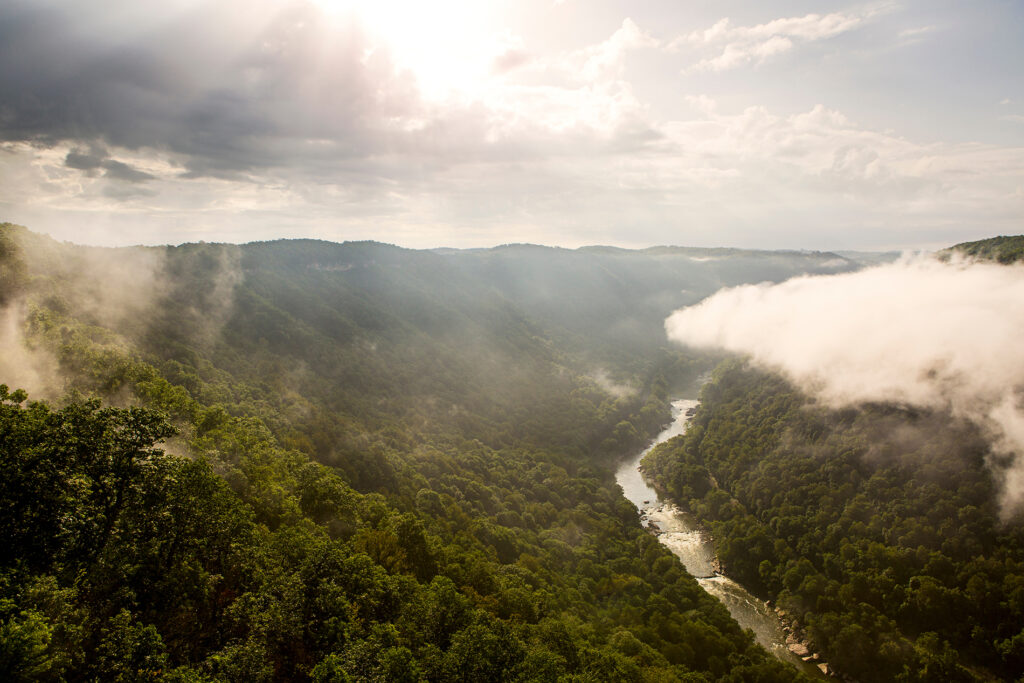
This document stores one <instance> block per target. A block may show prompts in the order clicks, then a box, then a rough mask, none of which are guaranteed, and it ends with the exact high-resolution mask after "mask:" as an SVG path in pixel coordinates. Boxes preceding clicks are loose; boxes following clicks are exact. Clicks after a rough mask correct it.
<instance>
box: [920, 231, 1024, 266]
mask: <svg viewBox="0 0 1024 683" xmlns="http://www.w3.org/2000/svg"><path fill="white" fill-rule="evenodd" d="M953 253H959V254H962V255H964V256H970V257H973V258H978V259H984V260H988V261H998V262H999V263H1005V264H1008V263H1016V262H1017V261H1020V260H1021V259H1024V235H1013V236H1004V235H1000V236H999V237H990V238H989V239H985V240H978V241H977V242H963V243H961V244H957V245H954V246H952V247H950V248H949V249H946V250H945V251H943V252H942V253H941V254H940V255H941V256H943V257H946V258H948V256H949V255H950V254H953Z"/></svg>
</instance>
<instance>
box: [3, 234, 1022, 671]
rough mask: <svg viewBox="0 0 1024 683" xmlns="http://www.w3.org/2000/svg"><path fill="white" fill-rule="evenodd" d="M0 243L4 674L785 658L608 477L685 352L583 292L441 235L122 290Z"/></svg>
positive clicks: (206, 266)
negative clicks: (147, 291)
mask: <svg viewBox="0 0 1024 683" xmlns="http://www.w3.org/2000/svg"><path fill="white" fill-rule="evenodd" d="M0 235H3V236H5V239H6V238H7V237H9V241H10V245H13V246H10V248H8V247H5V249H6V251H3V252H2V253H0V263H2V264H6V265H5V267H7V266H10V268H8V270H4V271H2V273H0V275H2V274H3V273H8V272H10V273H15V275H14V276H12V277H9V278H7V280H2V281H0V284H3V283H8V284H4V286H5V287H8V285H10V283H12V282H13V283H15V284H16V285H17V286H14V285H10V286H9V288H8V289H7V290H5V291H6V292H7V293H8V294H9V295H10V296H11V297H15V298H17V299H18V300H19V301H20V302H22V303H23V305H24V310H25V311H26V317H25V319H24V320H23V322H24V330H23V331H24V333H25V340H24V341H25V342H26V344H27V345H29V346H31V347H32V348H33V349H34V350H35V351H37V352H39V353H45V354H48V356H47V357H48V358H49V359H50V360H51V362H52V363H53V364H54V366H55V370H58V371H59V373H60V375H61V378H62V383H61V385H60V386H58V387H49V389H50V390H51V392H52V395H54V396H60V395H61V394H62V393H64V392H66V391H69V392H70V393H67V394H66V395H65V396H64V398H62V399H60V400H58V401H55V402H53V403H52V404H48V403H44V402H41V401H36V402H29V401H28V397H27V396H26V395H25V394H24V392H20V391H10V390H9V389H7V388H6V387H5V388H3V389H2V390H0V465H2V466H3V468H4V471H5V477H4V479H3V481H2V482H0V487H2V490H0V494H2V495H0V506H3V507H2V515H0V525H3V528H2V529H0V531H2V532H3V535H4V538H5V539H7V540H8V543H7V546H6V550H5V552H4V554H3V555H2V557H0V666H2V667H3V669H2V674H3V677H4V678H5V679H6V680H18V679H19V678H20V679H25V680H31V679H43V680H47V679H49V680H61V679H67V680H79V679H82V680H86V679H88V680H97V679H99V680H108V679H109V680H149V679H154V680H155V679H161V678H162V679H166V680H171V681H261V680H263V681H291V680H296V681H302V680H309V679H313V680H318V681H361V680H426V681H458V680H473V681H478V680H520V681H528V680H551V681H558V680H563V681H572V680H576V681H597V680H600V681H605V680H650V681H662V680H664V681H669V680H718V679H721V680H782V679H784V678H786V677H787V676H788V677H789V679H792V677H794V676H796V674H795V672H793V670H792V669H790V668H788V667H786V666H785V665H783V664H781V663H779V662H777V661H776V660H774V659H773V658H771V657H770V656H769V655H768V654H767V653H765V652H764V651H763V650H761V649H760V648H759V647H757V646H756V645H755V644H754V643H753V640H752V638H751V636H750V634H748V633H745V632H743V631H742V630H741V629H740V628H739V626H738V625H737V624H735V623H734V622H733V621H732V620H731V619H730V618H729V616H728V613H727V612H726V611H725V609H724V608H723V607H722V606H721V605H720V604H718V603H717V602H716V601H715V600H714V599H712V598H711V597H709V596H708V595H707V594H706V593H704V592H703V591H702V590H701V589H700V587H699V586H698V585H697V584H696V582H695V581H693V579H691V578H690V577H688V576H686V575H685V574H684V573H683V572H682V570H681V568H680V566H679V564H678V562H677V561H676V560H675V559H674V558H673V557H672V556H671V554H670V553H669V552H668V551H667V550H666V549H664V548H663V547H662V546H660V545H659V544H658V543H657V542H656V541H655V540H654V539H653V538H651V537H650V536H649V535H647V534H646V533H644V532H643V531H642V529H641V528H640V526H639V524H638V520H637V517H636V512H635V510H634V509H633V508H632V506H630V505H629V504H628V503H627V502H626V501H624V500H623V498H622V497H621V494H620V492H619V491H618V489H617V487H616V486H615V485H614V478H613V473H612V465H613V463H614V462H615V460H616V459H618V458H620V457H621V456H622V455H623V454H624V452H628V451H630V450H633V449H636V448H638V447H640V446H641V445H642V444H643V442H644V441H645V440H646V439H647V438H649V436H650V435H651V434H652V433H653V432H654V431H656V430H657V429H658V428H659V427H660V426H661V425H662V423H663V422H664V421H665V419H666V417H667V415H668V404H667V395H668V394H667V391H668V386H669V385H670V384H672V383H675V384H678V383H681V382H685V381H688V380H691V379H692V378H693V377H695V376H696V375H697V374H698V373H699V371H700V369H701V368H702V367H704V365H705V364H706V359H702V358H696V357H689V356H686V355H683V354H681V353H678V352H670V351H662V350H657V349H651V348H644V346H643V345H641V344H637V345H633V346H627V347H623V348H619V350H618V352H616V353H612V352H610V351H609V349H610V348H612V347H614V346H616V345H618V344H619V343H620V342H621V341H622V339H625V338H627V337H629V336H630V334H626V335H625V336H624V337H621V338H620V337H617V336H616V334H612V333H609V334H608V335H606V336H601V335H597V336H595V337H594V339H593V341H592V343H588V342H587V339H588V338H589V335H590V334H591V332H592V331H593V330H595V329H597V328H598V327H599V326H600V325H599V324H598V322H599V321H601V324H603V320H604V317H603V316H604V315H605V314H604V313H602V309H601V307H599V306H591V305H590V303H588V305H587V309H588V310H589V313H588V314H587V316H583V317H582V318H575V319H574V318H572V316H568V315H567V316H566V319H565V320H564V324H559V325H555V324H554V322H553V320H554V317H550V316H556V315H557V310H556V309H553V308H552V309H546V311H547V312H546V313H544V314H543V315H541V314H540V312H539V311H538V310H537V309H536V307H537V306H539V304H538V303H537V301H538V300H537V296H538V294H537V291H533V292H531V293H529V295H528V296H525V295H524V296H523V297H522V298H520V297H518V295H517V296H513V290H515V287H516V286H515V283H513V282H511V281H509V280H507V279H503V278H498V277H497V276H495V277H494V278H492V279H491V280H487V278H485V277H484V276H483V275H481V272H483V271H481V270H480V268H479V264H477V265H473V264H472V263H470V261H469V260H467V261H458V259H461V258H462V256H465V257H467V259H470V260H472V259H475V258H476V257H475V256H472V255H471V254H463V255H460V256H457V257H454V258H449V256H451V255H440V254H431V253H423V252H409V251H406V250H400V249H397V248H391V247H386V246H384V245H376V244H370V243H366V244H347V245H328V244H325V243H316V242H305V241H300V242H286V243H271V244H257V245H247V246H245V247H231V246H226V245H206V244H200V245H185V246H182V247H175V248H166V249H141V248H140V249H136V250H131V251H130V252H124V254H126V255H130V256H131V259H127V260H133V259H138V260H140V261H147V262H151V263H152V264H153V266H152V267H153V268H155V269H156V271H155V272H156V274H157V277H156V278H155V282H158V283H159V287H156V288H155V289H154V293H153V294H152V297H153V298H152V299H147V300H145V301H144V302H143V303H145V305H143V306H137V305H136V304H137V303H138V302H137V301H135V302H133V303H132V305H131V306H128V304H126V303H125V302H124V301H122V300H121V299H122V298H124V297H127V296H128V295H130V294H134V292H120V291H114V292H113V293H112V291H111V286H110V285H109V284H108V283H104V282H102V281H100V280H89V279H88V278H86V277H83V273H87V274H89V275H90V276H93V277H95V276H97V274H98V273H97V271H96V270H95V269H90V266H89V263H91V260H98V261H99V262H101V263H103V264H106V265H109V266H111V267H119V266H118V264H121V265H123V263H122V259H119V258H117V257H118V255H119V254H121V252H113V251H110V252H108V251H103V250H94V251H90V250H80V249H77V248H75V247H72V246H70V245H59V244H56V243H53V242H52V241H48V240H46V239H44V238H38V236H32V235H31V233H27V231H26V232H21V231H16V230H13V229H11V228H9V227H5V229H3V230H0ZM5 244H7V243H6V242H5ZM588 258H590V257H588ZM602 258H603V257H602ZM618 258H619V257H618V256H616V257H615V259H618ZM679 258H680V259H685V258H688V257H686V256H685V255H681V256H679ZM794 258H797V257H794ZM800 258H803V257H800ZM797 260H798V261H799V259H797ZM609 263H611V262H610V261H609ZM11 264H13V265H11ZM18 264H20V265H18ZM616 267H619V268H621V267H624V266H622V264H620V265H619V266H616ZM629 269H631V270H632V271H633V272H638V271H642V270H643V268H642V267H637V266H636V265H635V264H634V265H630V266H629ZM793 269H794V266H793V265H792V263H790V262H788V261H787V262H785V263H782V264H774V265H773V266H771V270H772V272H773V273H775V274H777V275H779V276H780V277H781V274H782V273H783V272H790V271H792V270H793ZM132 272H134V271H132ZM150 274H152V273H150ZM723 277H724V275H723ZM729 277H736V275H735V274H732V275H730V276H729ZM615 279H616V278H614V277H613V278H611V280H612V281H614V280H615ZM608 286H609V287H612V286H613V285H608ZM672 287H675V284H673V285H672ZM606 289H607V287H606ZM115 294H116V295H117V297H115V298H117V299H118V301H117V304H116V305H115V304H114V303H113V299H112V298H111V297H113V296H114V295H115ZM122 295H124V296H122ZM655 299H657V297H655ZM664 305H666V304H665V302H664V301H663V300H662V303H660V304H658V305H657V306H655V305H653V304H652V305H651V306H650V307H648V308H647V309H646V312H645V313H644V315H645V316H647V318H649V321H650V320H653V319H654V317H655V313H654V311H655V310H658V311H660V310H661V308H659V307H660V306H664ZM669 305H675V304H674V303H672V302H669ZM118 306H120V307H124V306H128V308H129V309H130V310H131V311H133V313H132V314H131V315H122V313H123V311H121V310H120V309H119V308H118ZM132 306H135V307H134V308H132ZM529 306H534V307H535V310H533V311H529V310H528V308H529ZM566 306H567V307H566ZM575 307H576V303H570V304H567V305H565V306H563V308H562V309H561V310H563V312H565V311H567V310H574V309H575ZM115 309H116V310H115ZM549 314H550V315H549ZM657 315H661V313H658V314H657ZM588 316H589V317H588ZM538 321H539V322H538ZM649 321H648V322H649ZM659 324H660V323H659ZM584 347H585V348H584ZM620 352H621V354H622V356H628V357H629V360H628V362H621V363H616V361H615V357H616V356H617V355H618V353H620ZM595 362H600V363H602V364H608V365H609V366H611V367H608V368H606V369H608V370H609V372H611V373H612V375H613V376H615V377H616V379H617V380H621V381H622V383H623V384H629V385H631V386H632V387H633V390H632V393H629V392H627V393H624V394H622V395H620V396H618V397H616V396H612V395H611V394H609V393H608V392H607V391H605V390H604V389H602V388H601V386H600V385H599V383H598V382H596V381H595V380H594V379H592V378H591V377H590V376H588V373H591V372H592V371H593V369H594V363H595ZM101 399H102V400H104V401H106V404H104V403H102V402H101ZM161 442H163V445H162V446H161ZM1006 648H1007V651H1015V650H1014V646H1013V643H1012V642H1011V641H1010V640H1008V641H1007V645H1006ZM781 672H784V673H785V675H783V673H781Z"/></svg>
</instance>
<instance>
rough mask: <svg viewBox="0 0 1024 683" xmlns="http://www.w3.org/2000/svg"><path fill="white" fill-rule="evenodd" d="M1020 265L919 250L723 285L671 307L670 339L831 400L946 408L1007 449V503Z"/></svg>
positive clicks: (1018, 353) (1023, 452)
mask: <svg viewBox="0 0 1024 683" xmlns="http://www.w3.org/2000/svg"><path fill="white" fill-rule="evenodd" d="M1021 301H1024V266H1002V265H996V264H985V263H964V262H954V263H941V262H938V261H936V260H934V259H929V258H918V259H909V260H904V261H902V262H899V263H896V264H891V265H885V266H880V267H876V268H872V269H868V270H863V271H859V272H856V273H849V274H842V275H834V276H826V277H802V278H797V279H793V280H789V281H787V282H784V283H781V284H777V285H767V284H765V285H750V286H744V287H737V288H733V289H728V290H723V291H721V292H719V293H718V294H715V295H714V296H712V297H710V298H708V299H706V300H704V301H703V302H701V303H700V304H698V305H696V306H692V307H690V308H685V309H682V310H679V311H676V312H675V313H673V314H672V315H671V316H670V317H669V318H668V320H667V321H666V323H665V326H666V330H667V332H668V334H669V337H670V338H671V339H673V340H675V341H677V342H680V343H683V344H688V345H691V346H697V347H714V348H723V349H727V350H730V351H733V352H736V353H740V354H744V355H747V356H749V357H750V359H751V360H752V361H753V362H754V363H756V364H758V365H761V366H764V367H768V368H771V369H774V370H777V371H780V372H782V373H783V374H784V375H785V376H787V377H788V378H789V379H790V380H791V381H793V382H795V383H796V384H797V385H799V386H800V387H802V388H803V389H804V390H805V391H807V392H809V393H811V394H812V395H814V396H817V397H819V398H820V399H822V400H824V401H826V402H827V403H828V404H830V405H833V406H849V405H857V404H860V403H864V402H894V403H898V404H909V405H914V406H922V407H927V408H932V409H939V410H948V411H950V412H952V413H953V414H954V415H957V416H962V417H967V418H969V419H971V420H973V421H975V422H976V423H977V424H979V425H981V426H982V427H984V428H986V429H988V430H989V433H990V434H991V435H992V438H993V442H994V445H995V448H996V449H997V450H999V451H1001V452H1003V453H1008V454H1012V455H1013V460H1012V465H1011V466H1010V467H1009V468H1008V469H1007V470H1006V471H1005V472H1001V474H1003V475H1004V476H1005V487H1004V492H1003V495H1004V503H1005V504H1006V505H1007V507H1008V508H1009V509H1015V508H1017V507H1019V506H1020V505H1021V504H1022V503H1024V410H1022V408H1024V405H1022V402H1021V399H1022V396H1024V345H1021V343H1020V340H1021V339H1022V338H1024V309H1021V306H1020V302H1021Z"/></svg>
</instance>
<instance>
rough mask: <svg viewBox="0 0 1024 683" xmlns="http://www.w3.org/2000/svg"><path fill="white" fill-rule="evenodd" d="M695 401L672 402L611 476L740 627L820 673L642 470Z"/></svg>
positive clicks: (678, 429) (682, 425) (682, 427)
mask: <svg viewBox="0 0 1024 683" xmlns="http://www.w3.org/2000/svg"><path fill="white" fill-rule="evenodd" d="M697 403H698V402H697V401H695V400H692V399H679V400H676V401H673V402H672V424H671V425H669V426H668V427H667V428H666V429H665V430H664V431H662V432H661V433H660V434H658V436H657V437H656V438H655V439H654V443H652V444H651V445H650V446H649V447H648V448H647V449H646V450H644V451H643V452H642V453H640V454H639V455H637V456H635V457H632V458H628V459H627V460H625V461H624V462H623V463H622V464H621V465H620V466H619V469H618V471H616V473H615V480H616V481H617V482H618V484H619V486H621V487H622V492H623V493H624V494H625V496H626V498H627V499H629V501H630V502H632V503H633V504H634V505H636V507H637V509H638V510H639V511H640V521H641V523H642V524H643V525H644V527H645V528H647V529H649V530H651V531H653V532H655V533H656V534H657V537H658V540H659V541H660V542H661V543H662V544H664V545H665V547H667V548H668V549H669V550H671V551H672V552H673V553H674V554H675V555H676V557H678V558H679V559H680V560H681V561H682V563H683V566H684V567H686V571H688V572H689V573H690V574H691V575H692V576H693V577H694V578H696V579H697V583H699V584H700V586H701V588H703V589H704V590H706V591H707V592H708V593H710V594H711V595H713V596H715V597H716V598H718V600H720V601H721V602H722V604H723V605H725V607H726V609H728V610H729V614H731V615H732V618H733V619H735V620H736V622H737V623H738V624H739V625H740V626H742V627H743V628H745V629H746V628H749V629H750V630H751V631H753V632H754V636H755V637H756V638H757V642H758V643H760V644H761V646H762V647H764V648H765V649H767V650H768V651H769V652H771V653H772V654H774V655H775V656H776V657H778V658H779V659H782V660H783V661H786V662H790V663H792V664H795V665H797V667H799V668H800V670H801V671H804V672H805V673H808V674H812V675H818V676H820V675H821V672H820V671H819V670H818V669H817V667H816V666H815V665H813V664H810V663H808V662H804V661H802V660H801V659H800V658H799V657H797V656H796V655H795V654H793V653H792V652H790V651H789V648H788V647H787V645H786V632H785V631H784V630H783V628H782V622H780V621H779V618H778V616H777V615H776V614H775V612H774V611H773V610H772V609H771V608H770V607H768V605H767V604H765V602H764V601H763V600H760V599H758V598H757V597H755V596H754V595H752V594H751V593H750V592H749V591H747V590H746V589H745V588H744V587H743V586H741V585H740V584H738V583H736V582H735V581H733V580H732V579H730V578H729V577H727V576H724V575H722V574H719V573H718V572H717V571H716V566H717V563H716V562H715V547H714V543H712V541H711V539H710V538H709V537H708V535H707V534H706V533H705V532H704V531H703V530H702V529H701V528H700V525H699V524H697V522H696V521H695V520H694V519H693V518H692V517H691V516H690V515H688V514H687V513H686V512H685V511H683V510H680V509H679V508H678V507H677V506H675V505H674V504H672V503H670V502H666V501H663V500H661V499H660V498H659V497H658V492H657V491H655V490H654V489H653V488H652V487H651V486H650V484H648V483H647V481H646V480H645V479H644V477H643V474H642V473H641V472H640V461H641V460H642V459H643V457H644V456H645V455H647V453H649V452H650V450H651V449H652V448H654V447H655V446H657V445H658V444H660V443H662V442H664V441H668V440H669V439H671V438H672V437H674V436H678V435H680V434H684V433H686V427H687V425H688V424H689V421H690V418H689V416H687V415H686V413H687V411H688V410H690V409H691V408H695V407H696V406H697Z"/></svg>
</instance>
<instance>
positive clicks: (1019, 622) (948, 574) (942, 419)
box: [644, 360, 1024, 681]
mask: <svg viewBox="0 0 1024 683" xmlns="http://www.w3.org/2000/svg"><path fill="white" fill-rule="evenodd" d="M701 398H702V401H701V405H700V408H699V409H698V411H697V413H696V415H695V417H694V419H693V423H692V426H691V428H690V430H689V431H688V433H687V434H686V435H685V436H684V437H677V438H676V439H673V440H671V441H669V442H666V443H665V444H662V445H661V446H659V447H658V448H657V449H656V450H655V451H654V452H653V453H652V454H651V455H650V456H648V458H646V459H645V461H644V462H645V466H646V467H647V472H648V473H649V474H650V475H651V476H653V477H654V479H655V480H656V481H657V483H658V485H659V486H661V487H662V488H663V489H664V490H666V491H667V492H668V493H669V494H670V495H671V496H672V497H674V498H675V499H677V500H678V501H680V502H681V503H682V504H684V505H685V506H686V507H688V508H689V509H690V510H691V511H692V512H693V513H694V514H695V515H696V516H697V517H698V518H699V519H700V520H702V522H703V523H704V524H705V525H706V526H707V527H708V528H709V530H710V531H711V533H712V534H713V536H714V538H715V541H716V546H717V550H718V553H719V557H720V559H721V562H722V564H723V566H724V567H725V571H726V572H727V573H728V574H729V575H730V576H732V577H733V578H735V579H737V580H738V581H740V582H742V583H743V584H744V585H746V586H747V587H749V588H751V589H752V590H754V591H755V592H757V593H759V594H760V595H761V596H762V597H764V598H767V599H773V600H776V601H777V604H778V606H779V608H780V609H782V610H783V611H784V612H785V613H786V614H787V615H788V617H789V618H790V619H791V620H792V622H793V623H794V625H795V626H796V628H797V629H798V631H800V632H801V633H802V634H803V636H804V637H805V638H807V639H808V640H809V642H810V644H811V646H812V648H813V649H815V650H816V651H819V652H821V653H822V654H823V655H824V656H825V657H826V658H827V659H828V661H829V662H830V663H831V664H832V665H833V666H834V667H835V668H836V669H837V670H838V671H839V672H840V674H843V675H846V676H850V677H852V678H854V679H856V680H861V681H894V680H901V681H970V680H1017V679H1018V677H1019V676H1020V675H1021V673H1022V671H1024V630H1022V626H1024V531H1022V526H1021V519H1020V518H1019V515H1017V516H1016V517H1013V518H1010V519H1006V518H1005V517H1004V511H1001V510H1000V508H999V505H998V500H999V497H998V482H997V481H996V480H995V479H994V477H993V475H992V470H991V469H990V468H989V467H986V461H987V460H988V459H991V458H995V457H996V456H995V455H993V454H992V453H991V452H990V451H989V447H988V445H987V443H986V441H985V439H983V438H982V435H981V434H980V433H979V432H978V429H977V428H976V427H974V426H973V425H971V424H970V423H967V422H966V421H963V420H957V419H954V418H952V417H950V416H949V415H946V414H943V413H942V412H941V411H939V412H930V411H925V410H920V409H911V408H908V407H905V406H894V405H888V404H875V405H865V406H861V407H859V408H850V409H844V410H834V409H829V408H827V407H825V406H820V405H817V404H815V403H814V402H813V400H812V399H810V398H809V397H807V396H806V395H804V394H802V393H801V392H800V391H798V390H797V389H796V388H794V387H793V386H791V385H790V384H788V383H787V382H786V381H784V380H783V379H782V378H780V377H779V376H777V375H774V374H772V373H769V372H766V371H762V370H755V369H753V368H751V367H749V366H747V365H746V364H745V363H744V362H742V361H740V360H731V361H728V362H727V363H725V364H723V365H722V366H720V367H719V368H718V369H717V370H716V371H715V373H714V379H713V381H712V382H710V383H709V384H708V385H706V386H705V388H704V390H703V393H702V397H701Z"/></svg>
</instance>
